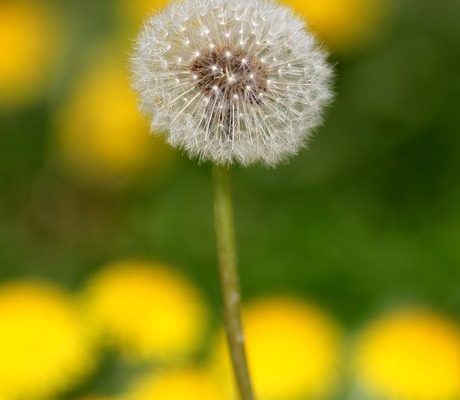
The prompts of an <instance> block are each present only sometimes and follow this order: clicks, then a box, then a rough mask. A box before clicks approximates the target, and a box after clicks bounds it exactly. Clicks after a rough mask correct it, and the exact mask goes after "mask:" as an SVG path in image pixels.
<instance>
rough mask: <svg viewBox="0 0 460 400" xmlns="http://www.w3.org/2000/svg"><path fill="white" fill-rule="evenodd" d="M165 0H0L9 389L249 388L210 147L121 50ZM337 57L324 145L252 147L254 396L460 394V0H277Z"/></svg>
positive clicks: (0, 325)
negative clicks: (293, 150) (200, 157)
mask: <svg viewBox="0 0 460 400" xmlns="http://www.w3.org/2000/svg"><path fill="white" fill-rule="evenodd" d="M166 3H167V1H166V0H163V1H159V0H98V1H92V0H79V1H71V0H54V1H52V0H49V1H47V0H0V400H29V399H30V400H35V399H37V400H38V399H42V400H48V399H62V400H64V399H69V400H70V399H72V400H73V399H75V400H77V399H93V400H97V399H114V398H117V399H118V398H121V399H132V400H144V399H161V400H173V399H191V400H194V399H200V400H217V399H224V400H225V399H234V398H235V395H234V393H233V390H232V385H231V375H230V372H229V366H228V358H227V354H226V349H225V346H224V342H223V336H222V327H221V319H222V316H221V313H220V309H219V304H220V295H219V287H218V283H217V282H218V279H217V269H216V255H215V246H214V234H213V221H212V208H211V207H212V206H211V201H212V199H211V195H212V191H211V187H210V168H209V165H206V164H205V165H197V164H196V163H195V162H192V161H189V160H188V159H187V158H186V157H184V156H183V155H181V154H179V153H177V152H174V151H172V150H170V149H169V148H168V147H167V146H166V145H165V144H164V143H163V142H162V141H161V139H159V138H158V137H155V136H151V135H149V134H148V122H147V121H146V120H145V119H143V117H142V116H140V114H139V113H138V112H137V109H136V98H135V95H134V94H133V93H132V91H131V89H130V86H129V72H128V68H127V64H128V58H129V54H130V48H131V46H132V43H133V40H134V38H135V36H136V33H137V32H138V30H139V29H140V24H141V21H142V20H143V19H144V18H145V17H146V16H147V15H148V14H149V12H152V11H155V10H158V9H160V8H161V7H162V6H164V5H165V4H166ZM284 3H286V4H288V5H291V6H293V7H295V8H296V9H297V11H298V12H299V13H300V14H302V15H303V16H304V17H306V18H308V20H309V21H310V27H311V29H312V30H313V31H315V32H316V33H317V34H318V35H319V37H320V39H321V41H322V42H323V43H324V46H325V47H326V48H328V49H329V50H330V52H331V62H333V63H334V64H335V66H336V80H335V90H336V93H337V96H336V101H335V102H334V104H333V105H332V106H331V107H330V108H329V110H328V112H327V117H326V123H325V126H324V127H323V128H321V129H320V130H319V132H318V133H317V135H316V137H315V138H314V140H313V141H312V143H311V145H310V148H309V150H307V151H304V152H302V154H301V155H300V156H299V157H297V158H295V159H293V160H292V161H291V162H290V163H289V164H288V165H285V166H281V167H279V168H277V169H275V170H266V169H263V168H250V169H238V168H236V169H235V173H234V175H235V178H234V190H235V193H234V195H235V208H236V224H237V240H238V245H239V256H240V272H241V286H242V291H243V297H244V302H245V309H244V319H245V325H246V329H247V342H248V352H249V358H250V364H251V369H252V372H253V376H254V382H255V387H256V391H257V393H258V396H259V397H258V398H259V399H260V400H278V399H280V400H283V399H285V400H287V399H288V400H308V399H350V400H351V399H353V400H355V399H372V400H374V399H375V400H377V399H379V400H385V399H391V400H399V399H401V400H402V399H408V400H419V399H421V400H431V399H433V400H449V399H459V398H460V328H459V322H460V287H459V282H460V268H459V266H460V185H459V184H458V182H459V175H460V174H459V173H460V136H459V129H460V118H459V113H458V108H459V100H458V95H459V93H460V80H459V78H458V71H459V66H460V55H459V39H460V24H459V21H460V3H459V2H458V0H443V1H442V2H432V1H419V0H401V1H394V2H389V1H386V0H308V1H307V0H284Z"/></svg>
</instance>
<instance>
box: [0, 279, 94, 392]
mask: <svg viewBox="0 0 460 400" xmlns="http://www.w3.org/2000/svg"><path fill="white" fill-rule="evenodd" d="M0 355H1V356H0V398H2V397H3V398H4V399H8V400H12V399H21V400H24V399H32V398H33V399H38V398H45V397H53V396H54V395H55V394H56V393H57V392H59V391H60V390H62V389H66V388H68V387H69V385H71V384H73V383H76V381H77V380H78V379H80V378H82V377H83V375H84V374H86V373H87V372H89V370H90V369H91V367H92V358H91V356H90V350H89V342H88V341H87V338H86V336H85V335H84V329H83V326H82V320H81V319H80V315H79V314H78V312H77V311H76V308H75V305H74V304H73V302H72V301H71V300H70V299H69V298H68V297H67V296H66V295H65V294H63V293H61V292H60V291H59V290H57V289H55V288H52V287H50V286H46V285H44V284H39V283H33V282H18V283H12V284H8V285H3V286H2V287H0Z"/></svg>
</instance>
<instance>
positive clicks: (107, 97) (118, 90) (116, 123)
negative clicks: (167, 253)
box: [55, 52, 172, 186]
mask: <svg viewBox="0 0 460 400" xmlns="http://www.w3.org/2000/svg"><path fill="white" fill-rule="evenodd" d="M55 126H56V152H57V153H58V157H59V159H60V160H61V161H62V165H63V167H64V169H65V171H66V172H68V174H70V176H72V177H74V178H76V179H77V180H79V181H80V182H82V183H90V184H102V185H108V186H110V185H111V184H120V183H122V184H123V183H127V182H130V181H132V180H134V179H136V178H138V177H139V176H141V175H142V174H143V173H145V172H147V171H148V172H151V176H153V177H157V178H161V177H163V176H164V175H165V174H167V173H168V172H169V170H170V166H171V161H172V153H171V151H170V150H169V149H168V147H167V146H166V145H165V144H164V143H163V141H162V140H161V139H160V138H158V136H152V135H150V134H149V130H148V124H147V122H146V121H145V120H144V119H143V118H142V116H141V115H140V113H139V111H138V109H137V104H136V98H135V95H134V94H133V91H132V90H131V88H130V86H129V74H128V72H127V71H126V70H125V68H124V65H123V62H122V61H121V60H118V59H117V58H115V57H112V56H110V55H107V54H105V55H104V53H103V52H102V56H99V57H98V58H97V59H95V60H94V64H92V65H91V66H90V68H89V69H88V70H87V71H86V73H85V74H83V76H82V77H81V78H80V79H78V80H77V82H76V83H75V87H74V90H73V91H72V93H71V96H70V97H69V99H68V101H67V102H66V103H65V104H64V105H63V106H62V108H61V109H60V110H59V112H58V114H57V116H56V124H55Z"/></svg>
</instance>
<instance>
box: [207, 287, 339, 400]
mask: <svg viewBox="0 0 460 400" xmlns="http://www.w3.org/2000/svg"><path fill="white" fill-rule="evenodd" d="M243 315H244V328H245V337H246V349H247V352H248V358H249V364H250V369H251V374H252V379H253V382H254V387H255V392H256V395H257V398H258V399H260V400H278V399H283V400H284V399H289V400H297V399H300V398H302V399H304V398H314V399H318V398H323V397H327V396H328V395H330V394H331V392H333V391H334V390H335V389H336V387H337V384H338V378H339V364H340V360H341V355H342V349H341V347H342V343H341V332H340V329H339V328H338V326H337V325H336V324H335V323H334V322H333V321H332V320H331V319H330V317H329V316H327V315H326V314H325V313H324V312H323V311H321V310H320V309H318V308H316V307H315V306H313V305H311V304H307V303H305V302H303V301H301V300H299V299H295V298H291V297H287V296H286V297H272V298H266V299H260V300H258V301H256V302H254V303H253V304H251V305H249V306H248V307H246V308H245V309H244V314H243ZM211 370H213V373H214V374H216V377H217V379H218V380H219V381H221V382H222V384H223V386H224V387H227V388H228V390H227V392H228V398H233V397H234V395H232V394H231V392H232V389H230V387H231V386H232V385H231V382H232V375H231V373H230V364H229V356H228V353H227V348H226V345H225V341H224V336H223V334H220V335H219V339H218V340H217V345H216V349H215V350H214V352H213V354H212V356H211Z"/></svg>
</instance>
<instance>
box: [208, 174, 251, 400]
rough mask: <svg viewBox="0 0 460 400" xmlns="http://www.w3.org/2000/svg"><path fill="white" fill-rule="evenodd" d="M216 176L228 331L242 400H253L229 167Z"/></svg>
mask: <svg viewBox="0 0 460 400" xmlns="http://www.w3.org/2000/svg"><path fill="white" fill-rule="evenodd" d="M213 175H214V176H213V178H214V214H215V225H216V236H217V250H218V255H219V276H220V285H221V290H222V300H223V314H224V322H225V331H226V334H227V341H228V346H229V349H230V355H231V359H232V365H233V371H234V374H235V379H236V384H237V387H238V391H239V394H240V398H241V400H254V395H253V391H252V385H251V379H250V377H249V369H248V362H247V359H246V353H245V349H244V336H243V329H242V324H241V311H240V290H239V280H238V270H237V265H236V249H235V233H234V227H233V208H232V194H231V173H230V170H229V169H227V168H226V167H220V166H214V170H213Z"/></svg>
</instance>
